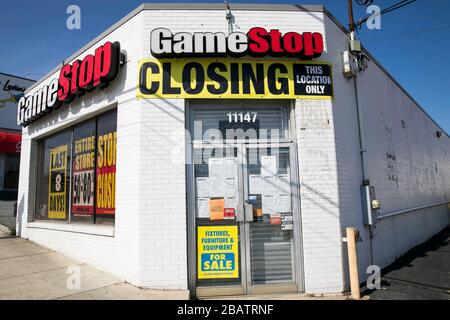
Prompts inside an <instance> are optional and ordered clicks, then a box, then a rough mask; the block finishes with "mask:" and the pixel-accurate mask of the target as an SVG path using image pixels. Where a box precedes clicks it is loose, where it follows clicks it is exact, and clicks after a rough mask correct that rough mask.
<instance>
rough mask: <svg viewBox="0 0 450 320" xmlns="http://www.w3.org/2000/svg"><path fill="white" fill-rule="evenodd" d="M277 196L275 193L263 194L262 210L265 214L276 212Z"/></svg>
mask: <svg viewBox="0 0 450 320" xmlns="http://www.w3.org/2000/svg"><path fill="white" fill-rule="evenodd" d="M276 206H277V198H276V196H275V195H273V194H263V196H262V211H263V214H274V213H275V212H276Z"/></svg>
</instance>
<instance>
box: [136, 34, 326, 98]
mask: <svg viewBox="0 0 450 320" xmlns="http://www.w3.org/2000/svg"><path fill="white" fill-rule="evenodd" d="M150 51H151V53H152V55H153V57H154V58H151V59H142V60H140V62H139V77H138V86H137V95H136V96H137V98H138V99H152V98H154V99H160V98H173V99H179V98H182V99H183V98H184V99H214V98H217V99H221V98H224V99H330V98H332V97H333V84H332V74H331V71H332V66H331V65H330V64H329V63H326V62H319V61H312V60H313V59H315V58H319V57H320V56H321V55H322V54H323V51H324V42H323V36H322V34H320V33H318V32H304V33H298V32H287V33H282V32H280V31H279V30H276V29H272V30H267V29H265V28H262V27H255V28H251V29H250V30H249V31H248V32H247V33H242V32H232V33H230V34H229V35H226V34H225V33H222V32H216V33H212V32H195V33H193V34H191V33H188V32H179V33H172V32H171V31H170V30H168V29H166V28H157V29H154V30H153V31H152V32H151V33H150ZM266 56H269V57H268V58H267V57H266ZM174 58H175V59H174ZM238 58H239V59H238Z"/></svg>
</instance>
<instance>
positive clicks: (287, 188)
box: [276, 174, 291, 194]
mask: <svg viewBox="0 0 450 320" xmlns="http://www.w3.org/2000/svg"><path fill="white" fill-rule="evenodd" d="M276 180H277V181H276V185H277V188H278V193H282V194H285V193H291V181H290V179H289V175H288V174H279V175H277V176H276Z"/></svg>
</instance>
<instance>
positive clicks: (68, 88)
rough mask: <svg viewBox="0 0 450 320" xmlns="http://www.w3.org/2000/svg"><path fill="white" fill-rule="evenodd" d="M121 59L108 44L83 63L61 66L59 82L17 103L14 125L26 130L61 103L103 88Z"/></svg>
mask: <svg viewBox="0 0 450 320" xmlns="http://www.w3.org/2000/svg"><path fill="white" fill-rule="evenodd" d="M123 58H124V56H123V55H122V54H121V52H120V44H119V42H114V43H111V42H107V43H105V44H104V45H103V46H101V47H99V48H97V49H96V50H95V53H94V54H93V55H92V54H90V55H87V56H86V57H84V59H83V60H82V61H80V60H76V61H74V62H73V63H72V64H66V65H64V66H63V67H62V68H61V70H60V73H59V78H55V79H53V80H52V81H51V82H50V84H48V85H46V86H43V87H41V88H40V89H39V90H37V91H36V92H35V93H34V94H32V95H27V96H25V97H22V98H21V99H20V100H19V103H18V105H17V124H18V125H21V126H27V125H28V124H30V123H31V122H33V121H35V120H37V119H39V118H41V117H42V116H44V115H45V114H47V113H49V112H51V111H52V110H55V109H57V108H59V107H60V106H61V105H62V104H63V103H70V102H72V101H73V99H74V98H75V97H77V96H82V95H83V94H85V93H86V92H89V91H92V90H94V89H96V88H105V87H106V86H108V84H109V82H110V81H112V80H114V78H115V77H116V76H117V74H118V72H119V68H120V65H121V64H122V63H123V62H124V59H123Z"/></svg>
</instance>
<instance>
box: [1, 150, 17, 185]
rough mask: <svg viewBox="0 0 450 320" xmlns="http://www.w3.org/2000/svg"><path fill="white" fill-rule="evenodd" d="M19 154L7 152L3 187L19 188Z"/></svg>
mask: <svg viewBox="0 0 450 320" xmlns="http://www.w3.org/2000/svg"><path fill="white" fill-rule="evenodd" d="M19 166H20V155H19V154H5V176H4V179H3V189H7V190H17V189H18V186H19Z"/></svg>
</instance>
